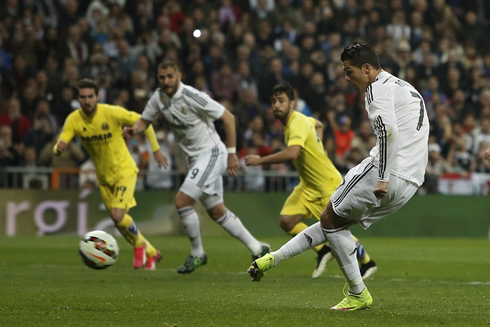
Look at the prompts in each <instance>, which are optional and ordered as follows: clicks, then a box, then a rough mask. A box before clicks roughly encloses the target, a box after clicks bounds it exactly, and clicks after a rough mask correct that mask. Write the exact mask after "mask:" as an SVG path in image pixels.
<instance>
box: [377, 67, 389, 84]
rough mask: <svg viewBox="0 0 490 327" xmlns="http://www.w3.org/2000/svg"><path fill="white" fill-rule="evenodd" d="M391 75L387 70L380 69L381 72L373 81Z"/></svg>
mask: <svg viewBox="0 0 490 327" xmlns="http://www.w3.org/2000/svg"><path fill="white" fill-rule="evenodd" d="M390 76H392V75H391V74H390V73H388V72H387V71H384V70H381V72H380V73H379V74H378V76H376V79H375V80H374V81H375V82H377V81H379V80H382V79H383V78H384V79H386V78H388V77H390Z"/></svg>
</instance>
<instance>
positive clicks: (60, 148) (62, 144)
mask: <svg viewBox="0 0 490 327" xmlns="http://www.w3.org/2000/svg"><path fill="white" fill-rule="evenodd" d="M66 146H67V144H66V143H65V142H63V141H60V142H59V143H58V147H56V154H57V155H58V156H59V155H61V154H62V153H63V151H65V150H66Z"/></svg>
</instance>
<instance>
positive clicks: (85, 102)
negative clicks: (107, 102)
mask: <svg viewBox="0 0 490 327" xmlns="http://www.w3.org/2000/svg"><path fill="white" fill-rule="evenodd" d="M77 89H78V101H79V102H80V107H81V108H82V110H83V112H84V113H85V114H86V115H92V114H94V113H95V111H97V102H98V101H99V87H98V86H97V83H95V81H94V80H91V79H89V78H84V79H81V80H79V81H78V84H77Z"/></svg>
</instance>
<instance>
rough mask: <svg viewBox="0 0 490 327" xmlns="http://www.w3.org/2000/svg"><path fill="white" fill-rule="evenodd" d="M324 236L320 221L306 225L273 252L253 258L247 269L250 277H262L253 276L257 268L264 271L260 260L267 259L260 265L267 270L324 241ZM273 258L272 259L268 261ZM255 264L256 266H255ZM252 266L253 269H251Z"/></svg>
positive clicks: (255, 278)
mask: <svg viewBox="0 0 490 327" xmlns="http://www.w3.org/2000/svg"><path fill="white" fill-rule="evenodd" d="M326 240H327V239H326V237H325V235H324V234H323V230H322V226H321V224H320V222H318V223H316V224H314V225H312V226H310V227H308V228H307V229H305V230H304V231H302V232H301V233H299V234H298V235H296V236H295V237H293V238H292V239H291V240H289V242H287V243H286V244H284V245H283V246H281V248H280V249H279V250H277V251H275V252H271V253H270V254H267V255H265V256H263V257H262V258H259V259H258V260H255V261H254V262H252V265H251V266H250V268H249V270H248V271H247V272H248V273H249V274H250V276H251V277H252V279H254V280H258V279H260V278H262V276H263V274H262V276H260V275H259V276H254V273H255V270H256V269H259V271H260V272H264V271H265V270H263V269H262V268H261V265H260V264H259V263H260V262H262V260H267V262H268V263H267V264H264V265H262V266H263V267H266V268H267V270H268V269H270V268H272V267H275V266H277V265H278V264H279V262H281V261H284V260H287V259H289V258H292V257H294V256H296V255H298V254H300V253H303V252H305V251H307V250H309V249H311V248H313V247H315V246H318V245H320V244H322V243H325V241H326ZM271 258H273V259H274V260H273V261H271V262H269V261H270V260H271ZM255 265H256V266H257V267H255ZM252 268H254V269H255V270H254V269H252ZM257 278H258V279H257Z"/></svg>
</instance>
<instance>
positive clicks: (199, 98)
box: [182, 89, 225, 120]
mask: <svg viewBox="0 0 490 327" xmlns="http://www.w3.org/2000/svg"><path fill="white" fill-rule="evenodd" d="M182 94H183V95H184V96H185V97H186V99H187V101H188V103H189V104H190V106H191V108H192V109H194V110H196V111H203V112H204V113H205V114H206V115H207V116H208V117H210V118H211V119H213V120H216V119H219V118H221V116H223V114H224V113H225V107H223V106H222V105H221V104H220V103H218V102H216V101H215V100H213V99H211V97H210V96H209V95H207V94H206V93H205V92H197V93H194V92H193V91H191V90H188V89H184V91H183V92H182Z"/></svg>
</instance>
